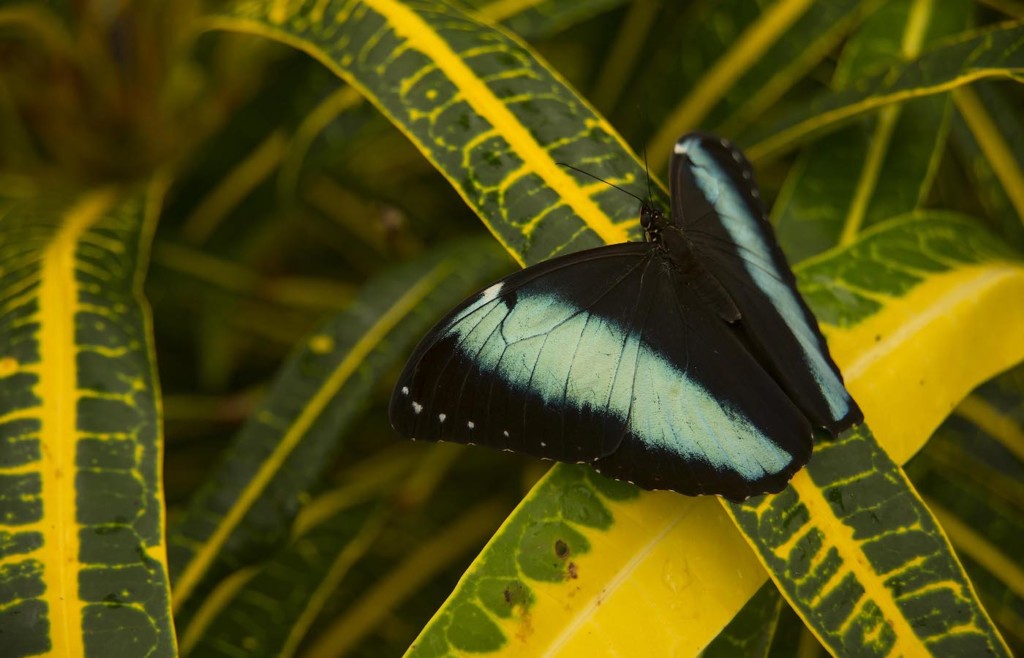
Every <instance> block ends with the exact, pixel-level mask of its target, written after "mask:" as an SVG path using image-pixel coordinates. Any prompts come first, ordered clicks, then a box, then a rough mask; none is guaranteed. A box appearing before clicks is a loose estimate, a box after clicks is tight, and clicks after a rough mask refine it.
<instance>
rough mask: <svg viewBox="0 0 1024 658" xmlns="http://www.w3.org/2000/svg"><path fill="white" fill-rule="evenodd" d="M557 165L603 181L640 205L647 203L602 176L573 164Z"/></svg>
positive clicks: (559, 163)
mask: <svg viewBox="0 0 1024 658" xmlns="http://www.w3.org/2000/svg"><path fill="white" fill-rule="evenodd" d="M555 164H557V165H558V166H559V167H565V168H566V169H572V170H573V171H575V172H578V173H581V174H583V175H584V176H590V177H591V178H593V179H594V180H597V181H601V182H602V183H604V184H605V185H608V186H609V187H614V188H615V189H617V190H618V191H619V192H622V193H624V194H628V195H629V196H631V197H633V198H634V199H636V200H637V201H639V202H640V203H646V201H644V200H643V199H641V198H640V197H638V196H637V195H635V194H633V193H632V192H630V191H629V190H625V189H623V188H621V187H619V186H618V185H616V184H615V183H612V182H609V181H606V180H605V179H603V178H601V177H600V176H595V175H594V174H592V173H590V172H589V171H583V170H582V169H580V168H579V167H574V166H572V165H571V164H566V163H564V162H556V163H555ZM648 183H650V181H648Z"/></svg>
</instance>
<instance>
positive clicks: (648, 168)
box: [636, 103, 654, 206]
mask: <svg viewBox="0 0 1024 658" xmlns="http://www.w3.org/2000/svg"><path fill="white" fill-rule="evenodd" d="M636 112H637V114H639V115H640V129H641V130H643V126H644V108H643V107H642V106H641V105H640V103H637V104H636ZM640 152H641V153H642V154H643V156H644V173H645V174H646V175H647V204H648V205H650V206H654V193H653V192H652V191H651V166H650V165H649V164H647V144H646V143H641V144H640Z"/></svg>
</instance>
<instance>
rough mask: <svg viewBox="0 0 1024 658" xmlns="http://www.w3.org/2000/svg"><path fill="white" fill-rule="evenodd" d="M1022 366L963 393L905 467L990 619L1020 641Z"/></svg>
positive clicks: (1023, 603) (1023, 607)
mask: <svg viewBox="0 0 1024 658" xmlns="http://www.w3.org/2000/svg"><path fill="white" fill-rule="evenodd" d="M1022 391H1024V367H1022V366H1018V367H1017V368H1015V369H1014V370H1011V371H1010V372H1008V373H1005V374H1003V375H1001V376H999V377H997V378H996V379H994V380H992V381H989V382H987V383H985V384H984V385H982V386H981V387H979V388H978V390H976V391H975V392H974V393H972V394H971V395H970V396H969V397H967V398H966V399H965V400H964V401H963V402H961V403H960V405H959V406H958V407H957V408H956V410H955V411H954V412H953V415H952V416H950V417H949V418H948V419H947V420H946V422H945V423H943V424H942V427H940V428H939V429H938V430H937V431H936V433H935V435H934V436H933V437H932V439H931V440H930V441H929V442H928V445H927V446H925V448H924V450H922V452H921V453H920V454H919V455H917V456H916V457H915V458H914V459H913V460H912V461H911V462H910V464H908V466H907V475H908V476H909V477H910V478H911V479H912V480H913V481H914V484H915V486H916V487H917V489H918V491H920V492H921V496H922V498H923V499H924V500H925V502H926V503H927V504H928V507H929V509H931V510H932V512H933V513H934V514H935V516H936V518H937V519H938V520H939V522H940V523H941V524H942V527H943V529H944V530H945V532H946V535H947V536H948V537H949V539H950V541H951V542H952V543H953V546H954V547H955V548H956V551H957V554H958V555H959V557H960V560H961V561H962V562H963V564H964V567H965V568H966V569H967V573H968V574H970V576H971V581H972V582H973V583H974V586H975V587H976V588H977V590H978V595H979V597H980V598H981V600H982V602H983V603H984V604H985V608H986V609H987V610H988V611H989V613H990V614H991V615H992V619H993V621H995V622H996V624H997V625H998V626H999V627H1000V630H1001V631H1002V633H1003V635H1004V636H1005V637H1006V638H1007V641H1008V642H1009V643H1010V645H1011V646H1015V647H1021V646H1024V559H1022V556H1021V554H1020V551H1018V550H1016V549H1015V547H1016V546H1020V545H1021V542H1024V512H1022V507H1021V505H1020V502H1021V500H1024V405H1022V402H1021V401H1022V400H1024V397H1022V395H1021V392H1022Z"/></svg>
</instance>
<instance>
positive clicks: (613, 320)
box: [389, 134, 863, 500]
mask: <svg viewBox="0 0 1024 658" xmlns="http://www.w3.org/2000/svg"><path fill="white" fill-rule="evenodd" d="M669 178H670V192H671V198H672V205H671V216H670V217H668V218H666V217H665V215H664V213H662V211H660V210H659V209H657V208H656V207H654V205H653V204H651V203H645V202H643V203H642V204H641V211H640V223H641V226H642V228H643V230H644V233H645V237H646V239H645V241H643V242H627V243H622V244H613V245H608V246H604V247H598V248H596V249H590V250H587V251H580V252H576V253H571V254H568V255H565V256H561V257H558V258H553V259H551V260H548V261H544V262H542V263H538V264H536V265H533V266H531V267H527V268H526V269H524V270H521V271H519V272H516V273H515V274H512V275H511V276H508V277H506V278H504V279H502V280H500V281H498V282H497V283H494V284H493V285H491V286H489V287H487V288H485V289H484V290H482V291H480V292H478V293H476V294H475V295H473V296H471V297H470V298H469V299H467V300H466V301H464V302H463V303H462V304H461V305H460V306H458V307H457V308H455V309H454V310H453V311H451V312H450V313H449V314H448V315H447V316H446V317H445V318H444V319H442V320H441V321H440V322H439V323H438V324H437V325H436V326H435V327H434V328H433V329H432V330H431V331H430V332H429V333H428V334H427V335H426V336H425V337H424V338H423V340H422V341H421V342H420V344H419V345H418V347H417V348H416V349H415V350H414V352H413V354H412V356H411V358H410V359H409V361H408V363H407V364H406V366H405V369H404V370H403V372H402V374H401V375H400V377H399V379H398V382H397V384H396V387H395V391H394V394H393V395H392V398H391V404H390V409H389V413H390V418H391V424H392V426H393V427H394V428H395V430H397V431H398V432H399V433H400V434H403V435H405V436H407V437H410V438H414V439H423V440H429V441H437V440H448V441H457V442H460V443H467V444H482V445H487V446H492V447H496V448H501V449H505V450H511V451H515V452H521V453H525V454H528V455H533V456H535V457H540V458H545V459H553V460H558V461H563V462H570V463H571V462H577V463H586V464H590V465H591V466H592V467H593V468H595V469H596V470H597V471H598V472H600V473H602V474H604V475H607V476H610V477H613V478H616V479H619V480H626V481H628V482H632V483H634V484H636V485H638V486H640V487H643V488H645V489H668V490H672V491H676V492H679V493H682V494H687V495H700V494H718V495H721V496H724V497H726V498H729V499H731V500H743V499H745V498H747V497H749V496H752V495H757V494H762V493H770V492H771V493H774V492H778V491H780V490H781V489H783V488H784V487H785V486H786V483H787V482H788V481H789V480H790V478H791V477H792V476H793V474H794V473H796V472H797V471H798V470H800V468H802V467H803V465H804V464H805V463H807V461H808V459H810V456H811V449H812V446H813V437H814V435H815V432H816V431H819V430H824V431H825V432H827V433H828V434H830V435H832V436H836V435H838V434H839V433H840V432H842V431H843V430H845V429H847V428H849V427H851V426H853V425H855V424H857V423H860V422H861V421H862V420H863V415H862V413H861V411H860V409H859V408H858V407H857V404H856V402H854V400H853V398H852V397H851V396H850V394H849V393H848V392H847V390H846V388H845V387H844V385H843V379H842V375H841V374H840V372H839V369H838V368H837V367H836V365H835V363H834V362H833V361H832V358H831V356H830V355H829V352H828V347H827V345H826V344H825V340H824V338H823V336H822V334H821V332H820V331H819V329H818V325H817V323H816V321H815V319H814V316H813V315H812V314H811V311H810V309H808V307H807V305H806V303H805V302H804V301H803V299H801V297H800V294H799V293H798V292H797V289H796V279H795V277H794V276H793V273H792V271H791V270H790V269H789V266H788V265H787V263H786V259H785V257H784V256H783V254H782V250H781V249H780V248H779V246H778V244H777V242H776V240H775V237H774V234H773V232H772V229H771V226H770V224H769V223H768V219H767V216H766V215H765V212H764V209H763V205H762V203H761V200H760V194H759V192H758V189H757V187H756V185H755V183H754V175H753V169H752V168H751V166H750V164H749V163H748V162H747V160H746V158H745V157H744V156H743V154H742V153H741V152H740V151H739V150H738V149H736V148H735V147H733V146H732V145H731V144H729V143H728V142H727V141H725V140H721V139H718V138H717V137H714V136H710V135H703V134H691V135H686V136H684V137H682V138H681V139H680V140H679V141H678V142H677V143H676V145H675V147H674V149H673V154H672V158H671V162H670V165H669Z"/></svg>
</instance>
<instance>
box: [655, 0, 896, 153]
mask: <svg viewBox="0 0 1024 658" xmlns="http://www.w3.org/2000/svg"><path fill="white" fill-rule="evenodd" d="M876 4H878V2H876V1H874V0H869V1H865V0H841V1H839V2H808V1H807V0H776V1H773V2H752V1H751V0H730V1H729V2H707V3H704V4H703V5H698V6H697V11H694V12H689V13H687V14H685V15H684V16H683V20H682V21H681V22H680V25H679V26H678V27H677V28H676V30H677V32H678V33H677V34H670V35H668V36H667V37H662V38H663V39H665V42H675V43H678V44H686V47H687V49H686V54H687V57H686V59H685V60H684V61H683V62H682V64H681V65H680V62H679V54H678V52H677V51H676V50H674V49H664V50H665V51H666V56H667V57H669V58H670V67H661V68H659V69H656V70H655V71H652V72H651V74H649V75H648V76H646V79H645V80H644V83H645V84H646V86H644V87H642V89H645V90H647V89H659V88H662V87H663V86H664V85H665V83H664V79H670V80H672V81H673V83H672V85H671V86H668V87H667V89H668V90H671V92H672V95H671V96H669V97H668V101H669V102H670V103H671V108H670V109H667V110H666V112H665V117H664V119H663V120H662V122H661V123H660V125H659V127H658V131H657V133H656V134H655V135H654V136H653V137H652V138H651V140H650V143H649V144H648V147H647V151H648V156H649V158H650V163H651V166H652V167H654V168H655V170H658V169H660V168H662V167H665V166H666V165H667V163H668V156H669V153H670V151H671V148H672V145H673V144H674V143H675V140H676V139H678V138H679V136H680V135H682V134H683V133H685V132H688V131H692V130H695V129H697V128H699V127H703V126H709V125H713V126H715V127H716V128H715V129H716V130H717V131H720V132H722V133H723V134H727V135H732V134H734V133H735V131H737V130H739V129H741V128H743V127H745V126H746V125H748V124H749V122H750V121H751V120H753V119H756V118H759V117H760V116H761V115H762V114H763V113H764V111H765V110H766V109H767V108H768V107H770V106H771V105H772V104H773V103H774V102H775V101H776V100H778V98H779V97H780V96H782V95H783V94H784V93H785V92H786V91H787V90H788V89H789V88H790V87H791V86H792V85H793V84H794V83H795V82H797V81H798V80H799V79H800V78H801V77H803V75H805V74H806V73H807V71H808V70H810V69H811V68H812V67H813V66H814V65H816V64H818V63H819V62H820V61H821V60H822V59H823V58H824V57H826V56H827V55H828V53H829V51H830V50H831V49H832V48H833V47H835V45H836V43H838V42H839V40H840V39H842V37H843V36H844V35H845V34H846V33H847V32H848V31H849V30H850V28H851V27H852V26H853V25H855V24H856V22H857V21H858V20H859V19H860V18H861V17H862V16H863V14H864V13H865V12H867V11H868V10H870V9H871V7H872V6H874V5H876ZM658 43H662V42H661V41H659V42H658ZM695 46H696V47H695ZM695 50H696V52H694V51H695ZM680 73H682V75H680ZM655 74H656V75H660V76H661V77H662V80H655V79H653V78H654V75H655ZM680 77H682V78H683V79H682V80H678V79H679V78H680ZM680 83H682V84H680ZM680 95H682V96H681V99H680Z"/></svg>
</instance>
